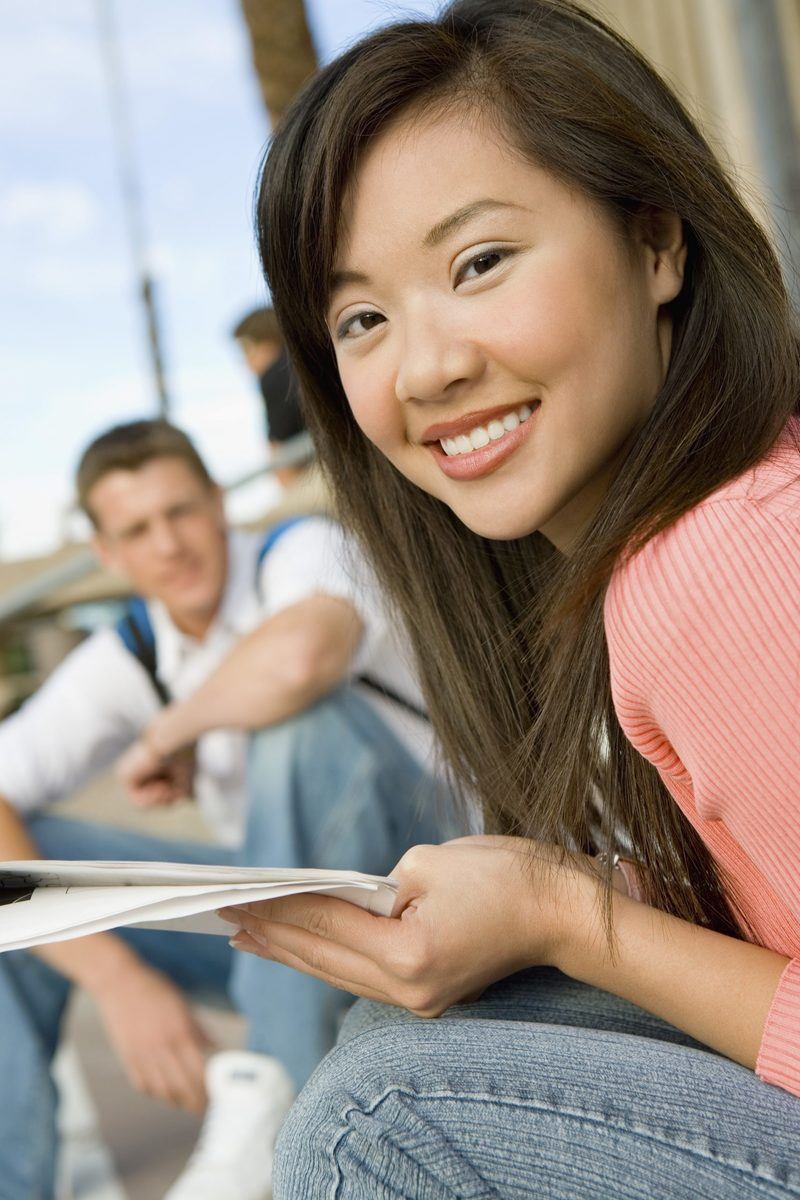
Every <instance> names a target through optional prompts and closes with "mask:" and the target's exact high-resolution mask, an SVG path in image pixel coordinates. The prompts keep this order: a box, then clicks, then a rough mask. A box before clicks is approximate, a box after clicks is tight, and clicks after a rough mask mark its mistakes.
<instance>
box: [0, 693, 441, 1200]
mask: <svg viewBox="0 0 800 1200" xmlns="http://www.w3.org/2000/svg"><path fill="white" fill-rule="evenodd" d="M248 789H249V798H248V823H247V832H246V836H245V840H244V844H243V846H242V849H241V850H239V851H231V850H227V849H224V848H222V847H219V846H216V845H208V844H198V843H191V842H175V841H167V840H165V839H160V838H153V837H147V836H143V835H141V834H138V833H136V832H134V831H131V830H127V829H118V828H110V827H106V826H102V825H95V824H89V823H87V822H83V821H76V820H69V819H65V818H62V817H56V816H49V815H45V816H40V817H36V818H34V819H33V820H31V821H30V823H29V831H30V833H31V836H32V837H33V838H34V839H35V841H36V842H37V845H38V846H39V848H40V849H41V852H42V855H43V856H44V857H46V858H65V859H69V858H89V859H93V858H97V859H112V860H122V859H133V860H136V859H141V860H148V859H149V860H164V861H175V862H198V863H200V862H216V863H232V864H233V863H236V864H240V865H248V866H254V865H259V866H260V865H263V866H281V867H292V866H315V867H331V868H333V867H341V868H348V869H352V870H360V871H366V872H369V873H371V874H386V873H387V872H388V871H389V870H391V868H392V867H393V866H394V865H395V863H396V862H397V859H398V858H399V857H400V856H401V855H402V854H403V852H404V851H405V850H406V849H407V848H408V846H409V845H411V844H413V843H414V842H420V841H434V840H438V838H437V827H438V826H437V819H436V815H435V810H436V803H435V794H434V786H433V784H432V783H431V781H430V780H429V779H428V778H427V776H425V774H424V773H423V772H422V770H421V768H420V767H419V766H418V764H417V763H416V762H415V761H414V760H413V759H412V758H411V756H410V755H409V754H408V753H407V751H406V750H405V749H404V747H403V746H401V744H400V743H399V742H398V741H397V739H396V738H395V737H394V735H393V734H392V733H391V732H390V731H389V730H388V729H387V727H386V726H385V725H384V724H383V722H382V721H380V719H379V718H378V717H377V716H376V715H375V714H374V712H373V710H372V709H371V708H370V707H369V705H367V704H366V703H365V702H364V701H363V700H362V699H361V698H360V697H358V696H357V695H355V694H353V693H352V692H351V691H350V690H349V689H342V690H341V691H339V692H337V693H334V694H333V695H332V696H331V697H330V698H328V699H326V700H324V701H322V702H320V703H319V704H317V705H315V706H314V707H313V708H311V709H309V710H308V711H307V712H305V713H303V714H301V715H300V716H299V717H296V718H294V719H292V720H291V721H287V722H284V723H283V724H281V725H276V726H272V727H271V728H270V729H268V730H263V731H262V732H260V733H258V734H257V735H255V736H254V737H253V738H252V739H251V753H250V761H249V768H248ZM118 933H119V935H120V936H121V937H123V938H124V939H125V941H126V942H128V943H129V944H130V945H132V946H133V947H134V948H135V949H136V951H137V952H138V953H139V954H140V955H141V957H142V958H143V959H144V960H146V961H147V962H149V963H151V964H152V965H153V966H155V967H157V968H158V969H159V970H161V971H163V972H164V973H165V974H166V975H168V976H169V977H170V978H171V979H172V980H173V981H174V982H175V983H176V984H177V985H178V986H179V987H180V988H181V989H182V990H184V991H185V992H186V993H187V994H189V995H191V996H192V997H194V998H196V999H202V1000H205V1001H208V1002H211V1003H219V1004H223V1005H224V1004H230V1003H231V1002H232V1003H233V1004H234V1006H235V1007H236V1008H237V1009H238V1010H239V1011H241V1012H242V1013H243V1014H244V1015H245V1017H246V1018H247V1026H248V1046H249V1047H250V1048H251V1049H255V1050H260V1051H263V1052H264V1053H268V1054H274V1055H275V1056H276V1057H277V1058H278V1059H279V1060H280V1061H281V1062H282V1063H283V1064H284V1066H285V1067H286V1068H287V1070H288V1071H289V1073H290V1074H291V1076H292V1077H293V1079H294V1080H295V1082H296V1084H297V1086H298V1087H300V1086H302V1084H303V1083H304V1082H305V1080H306V1078H307V1077H308V1075H309V1074H310V1072H311V1071H312V1070H313V1069H314V1067H315V1066H316V1065H317V1063H318V1062H319V1061H320V1059H321V1058H322V1057H323V1055H324V1054H325V1053H326V1052H327V1051H328V1050H329V1049H330V1047H331V1046H332V1045H333V1041H334V1038H335V1033H336V1029H337V1027H338V1024H339V1022H340V1020H341V1016H342V1014H343V1012H344V1011H345V1009H346V1008H347V1007H348V1006H349V1005H350V1004H351V1003H352V997H350V996H347V995H346V994H345V993H343V992H339V991H335V990H334V989H333V988H329V987H328V986H327V985H325V984H321V983H319V981H317V980H314V979H311V978H309V977H308V976H305V975H301V974H299V973H298V972H296V971H290V970H288V969H287V968H284V967H282V966H280V965H279V964H276V963H270V962H265V961H264V960H262V959H259V958H255V957H253V956H252V955H248V954H234V953H233V951H231V949H230V947H229V946H228V944H227V941H226V939H225V938H224V937H211V936H208V935H203V934H190V933H176V932H170V931H168V930H146V929H135V928H129V929H124V930H119V931H118ZM68 995H69V984H68V983H67V981H66V980H65V979H64V978H63V977H62V976H61V975H59V974H58V973H57V972H55V971H53V970H52V969H51V968H49V967H48V966H46V965H45V964H44V963H43V962H41V960H39V959H38V958H36V957H35V956H34V955H31V954H29V953H27V952H25V951H15V952H12V953H10V954H2V955H0V1078H2V1079H3V1080H5V1081H12V1080H13V1103H6V1104H3V1105H2V1106H1V1107H0V1200H50V1197H51V1196H52V1189H53V1170H54V1161H55V1152H56V1135H55V1108H56V1095H55V1089H54V1087H53V1083H52V1080H51V1077H50V1060H51V1058H52V1055H53V1053H54V1051H55V1049H56V1047H57V1044H58V1038H59V1030H60V1024H61V1018H62V1014H63V1011H64V1007H65V1004H66V1001H67V998H68Z"/></svg>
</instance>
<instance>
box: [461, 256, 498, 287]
mask: <svg viewBox="0 0 800 1200" xmlns="http://www.w3.org/2000/svg"><path fill="white" fill-rule="evenodd" d="M505 257H506V255H505V254H504V252H503V251H502V250H484V251H482V252H481V253H480V254H477V255H476V256H475V258H471V259H470V260H469V262H467V263H465V264H464V266H463V267H462V268H461V269H460V271H459V272H458V275H457V276H456V283H462V282H463V281H464V280H465V279H478V278H479V277H480V276H481V275H486V274H487V272H489V271H493V270H494V268H495V267H496V266H497V265H498V263H501V262H502V261H503V259H504V258H505Z"/></svg>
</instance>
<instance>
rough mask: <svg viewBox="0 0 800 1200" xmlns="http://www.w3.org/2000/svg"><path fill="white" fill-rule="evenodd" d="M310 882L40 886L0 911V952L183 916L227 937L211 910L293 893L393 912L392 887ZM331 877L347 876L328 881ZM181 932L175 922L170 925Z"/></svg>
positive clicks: (350, 881)
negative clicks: (201, 918) (202, 916)
mask: <svg viewBox="0 0 800 1200" xmlns="http://www.w3.org/2000/svg"><path fill="white" fill-rule="evenodd" d="M318 874H319V876H321V877H322V878H319V879H318V881H317V882H315V883H307V882H303V883H297V882H295V883H283V884H262V885H257V884H233V885H220V884H215V885H211V886H209V885H206V886H204V887H196V886H195V887H147V886H138V887H131V886H128V887H113V888H104V887H85V888H67V889H64V888H56V887H40V888H36V889H33V890H31V891H30V892H29V894H28V895H27V896H26V897H24V898H20V899H18V900H15V901H14V902H13V903H11V904H5V905H3V906H2V907H0V952H1V951H5V950H21V949H25V948H26V947H29V946H34V945H37V944H40V943H43V942H55V941H65V940H67V939H69V938H73V937H82V936H84V935H86V934H89V933H100V932H102V931H103V930H106V929H114V928H117V927H119V926H120V925H129V924H149V923H150V922H156V924H157V927H159V928H160V927H161V926H162V924H164V923H166V922H169V923H170V924H171V923H172V922H173V921H175V920H176V919H177V920H178V921H180V918H183V917H194V915H195V914H197V913H202V912H205V913H206V914H207V926H205V927H204V928H203V929H202V930H201V929H199V928H198V925H197V922H196V921H192V923H191V928H193V929H194V930H195V931H196V932H208V933H219V934H228V936H230V932H231V928H232V927H231V926H230V925H229V924H227V923H226V922H224V921H220V920H219V918H218V917H216V909H218V908H223V907H225V906H227V905H229V904H241V903H249V902H252V901H255V900H264V899H277V898H278V897H280V896H287V895H295V894H297V893H298V892H310V891H314V892H324V893H327V894H332V895H337V896H339V897H340V898H341V899H345V900H348V901H349V902H350V903H353V904H358V905H360V906H361V907H362V908H366V909H368V910H369V911H371V912H375V913H377V914H379V915H382V916H388V915H389V913H390V912H391V910H392V906H393V904H394V897H395V891H396V889H395V886H393V885H390V884H387V883H379V884H376V883H373V882H372V881H369V880H364V881H362V880H359V879H358V877H357V876H350V877H349V878H348V877H347V876H346V873H345V872H338V873H337V872H334V873H328V874H327V877H326V876H325V873H324V872H322V871H320V872H319V873H318ZM332 874H333V875H336V876H339V877H345V878H347V882H346V883H345V882H342V880H341V878H332V877H331V876H332ZM175 927H176V928H180V927H181V926H180V924H178V925H176V926H175Z"/></svg>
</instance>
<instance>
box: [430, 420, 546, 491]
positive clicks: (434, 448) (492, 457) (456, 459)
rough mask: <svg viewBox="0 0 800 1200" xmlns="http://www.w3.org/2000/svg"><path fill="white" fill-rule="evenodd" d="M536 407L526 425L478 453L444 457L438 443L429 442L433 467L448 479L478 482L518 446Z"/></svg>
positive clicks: (494, 469) (529, 426)
mask: <svg viewBox="0 0 800 1200" xmlns="http://www.w3.org/2000/svg"><path fill="white" fill-rule="evenodd" d="M539 407H540V405H539V404H537V405H536V406H535V407H534V409H533V412H532V413H531V415H530V416H529V417H528V419H527V421H524V422H523V423H522V424H521V425H518V426H517V428H516V429H513V430H511V431H510V432H507V433H504V434H503V436H502V437H501V438H498V439H497V441H496V442H490V443H489V445H488V446H481V448H480V449H479V450H472V451H470V452H469V453H467V454H452V455H450V454H445V452H444V450H443V449H442V447H441V445H440V444H439V442H431V443H429V444H428V447H427V448H428V450H430V452H431V454H432V455H433V457H434V459H435V460H436V465H437V466H438V467H439V469H440V470H441V472H442V473H443V474H444V475H446V476H447V477H448V479H463V480H470V479H481V478H482V477H483V476H484V475H490V474H491V473H492V471H496V470H497V468H498V467H499V466H500V465H501V464H502V463H504V462H505V461H506V459H507V458H508V457H509V456H510V455H511V454H513V453H514V451H515V450H516V449H517V448H518V447H519V446H521V445H522V443H523V442H524V440H525V438H526V437H527V436H528V432H529V431H530V429H531V428H532V426H533V425H534V423H535V421H536V417H537V414H538V412H539Z"/></svg>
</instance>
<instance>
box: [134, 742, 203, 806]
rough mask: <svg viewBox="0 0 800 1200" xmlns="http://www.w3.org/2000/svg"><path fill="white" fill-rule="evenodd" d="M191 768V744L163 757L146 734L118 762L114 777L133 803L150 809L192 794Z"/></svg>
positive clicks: (192, 752)
mask: <svg viewBox="0 0 800 1200" xmlns="http://www.w3.org/2000/svg"><path fill="white" fill-rule="evenodd" d="M194 769H195V757H194V747H192V746H187V747H186V748H185V749H183V750H179V751H178V752H177V753H175V754H170V755H167V756H165V755H162V754H160V753H159V752H158V750H156V748H155V747H154V746H153V745H151V743H150V742H149V741H148V739H147V735H146V733H145V734H144V735H143V736H142V737H140V738H139V739H138V741H136V742H134V744H133V745H132V746H131V747H130V748H129V749H128V750H126V752H125V753H124V754H123V756H122V758H121V759H120V760H119V762H118V763H117V778H118V779H119V781H120V783H121V784H122V786H123V787H124V789H125V791H126V792H127V794H128V798H129V799H130V800H131V802H132V803H133V804H136V805H138V806H139V807H140V808H149V807H152V806H155V805H161V804H174V803H175V802H176V800H184V799H186V797H187V796H191V794H192V784H193V782H194Z"/></svg>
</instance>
